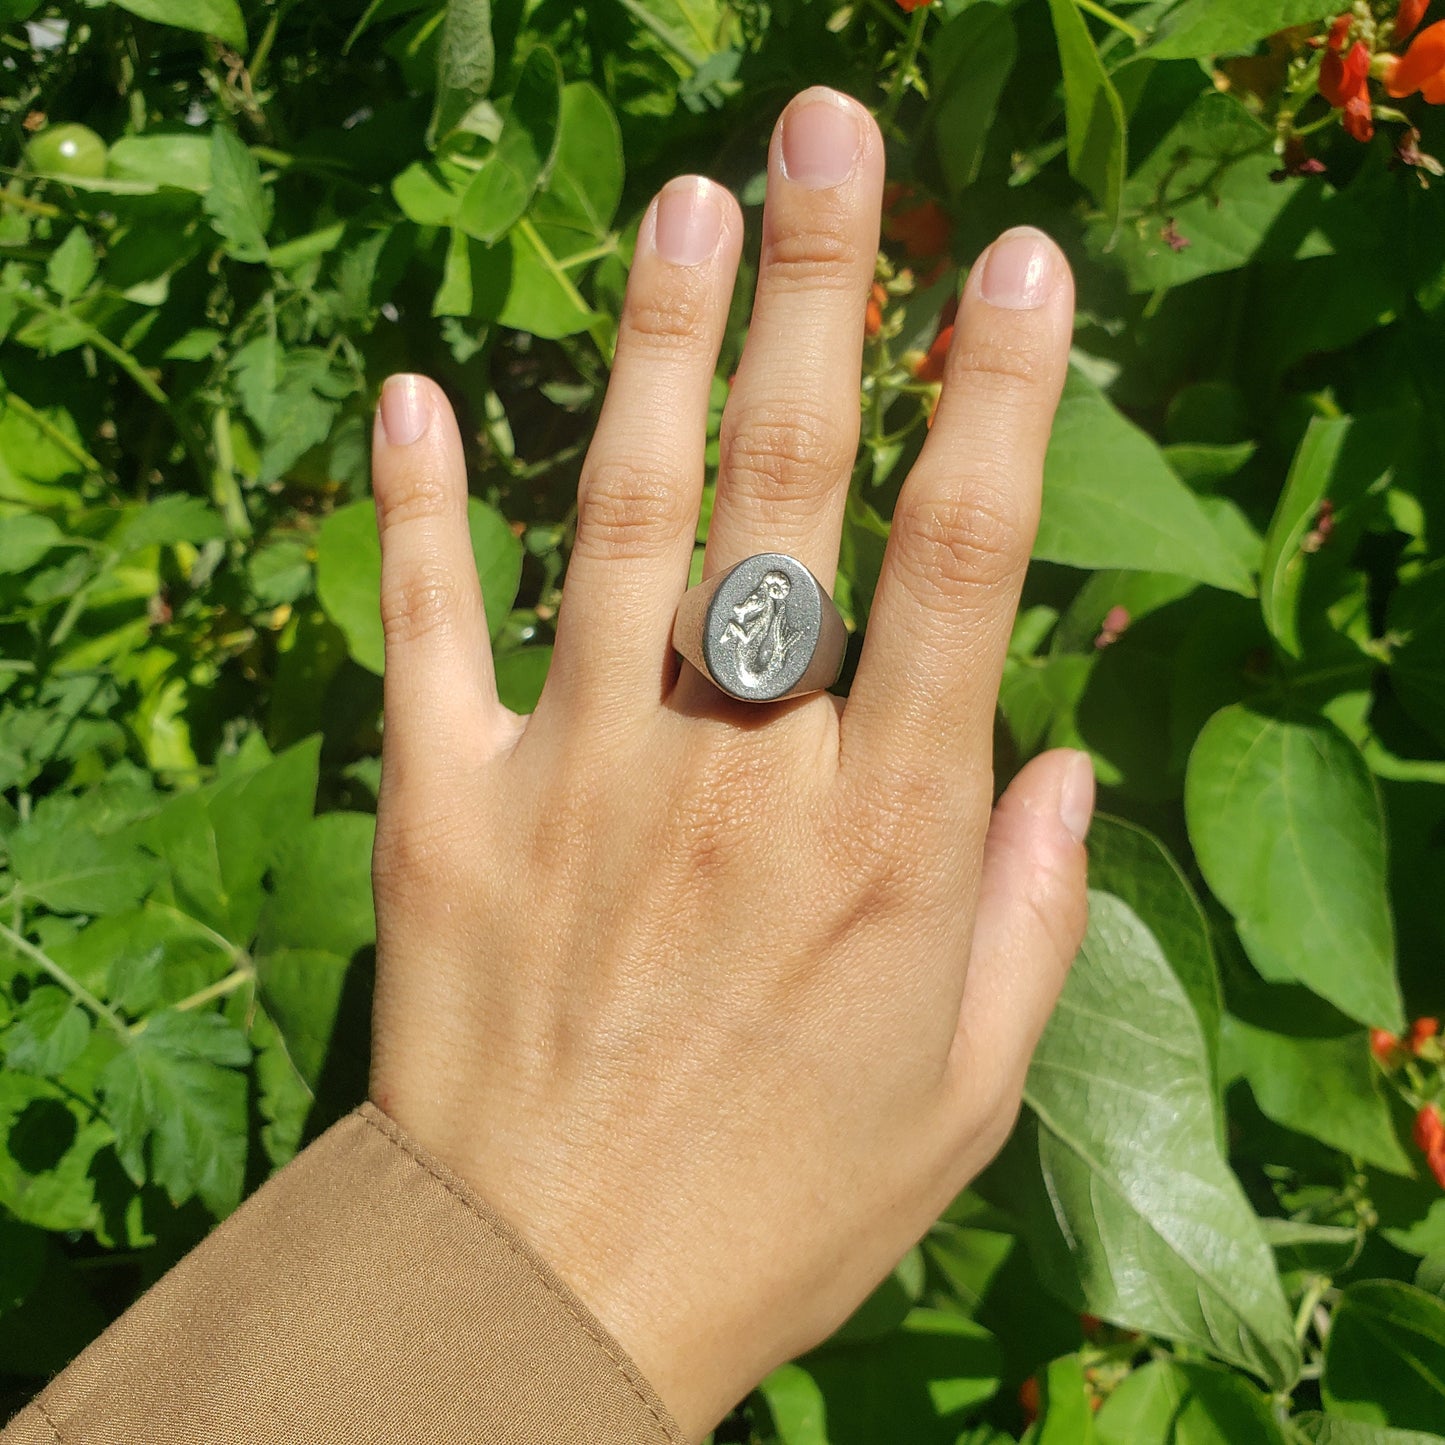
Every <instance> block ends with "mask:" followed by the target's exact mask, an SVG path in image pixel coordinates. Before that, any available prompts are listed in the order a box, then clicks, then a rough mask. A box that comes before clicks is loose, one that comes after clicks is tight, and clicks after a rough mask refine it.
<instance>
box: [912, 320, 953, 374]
mask: <svg viewBox="0 0 1445 1445" xmlns="http://www.w3.org/2000/svg"><path fill="white" fill-rule="evenodd" d="M952 344H953V327H952V326H945V327H942V328H941V329H940V330H939V333H938V335H937V336H935V337H934V338H933V345H932V346H930V347H929V348H928V355H927V356H925V357H924V358H923V360H922V361H920V362H919V363H918V365H917V366H915V367H914V368H913V375H914V376H915V377H917V378H918V380H919V381H942V380H943V372H944V368H945V367H946V366H947V365H948V348H949V347H950V346H951V345H952Z"/></svg>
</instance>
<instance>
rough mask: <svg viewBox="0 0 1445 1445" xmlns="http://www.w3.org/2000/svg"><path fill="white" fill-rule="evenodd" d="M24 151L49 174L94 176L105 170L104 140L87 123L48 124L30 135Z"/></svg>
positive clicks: (101, 173)
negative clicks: (35, 133)
mask: <svg viewBox="0 0 1445 1445" xmlns="http://www.w3.org/2000/svg"><path fill="white" fill-rule="evenodd" d="M25 155H26V157H27V159H28V160H29V161H30V164H31V165H32V166H34V168H35V169H36V170H37V171H40V172H41V173H42V174H43V175H47V176H67V177H73V178H74V179H76V180H95V179H97V178H98V177H100V176H103V175H104V174H105V161H106V155H107V151H106V145H105V142H104V141H103V140H101V138H100V137H99V136H98V135H96V133H95V132H94V131H93V130H91V128H90V127H89V126H88V125H75V124H66V125H48V126H46V127H45V129H44V130H43V131H41V132H40V133H39V135H35V136H32V137H31V138H30V144H29V145H27V146H26V147H25Z"/></svg>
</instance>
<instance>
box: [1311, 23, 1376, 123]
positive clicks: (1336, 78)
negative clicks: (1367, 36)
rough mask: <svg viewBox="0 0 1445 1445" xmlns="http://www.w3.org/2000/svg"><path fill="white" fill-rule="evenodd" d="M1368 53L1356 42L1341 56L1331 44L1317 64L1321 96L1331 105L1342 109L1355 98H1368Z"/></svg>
mask: <svg viewBox="0 0 1445 1445" xmlns="http://www.w3.org/2000/svg"><path fill="white" fill-rule="evenodd" d="M1369 78H1370V52H1369V50H1368V49H1367V48H1366V46H1365V43H1364V41H1362V40H1357V41H1355V43H1354V44H1353V45H1352V46H1351V47H1350V53H1349V54H1348V55H1341V54H1340V52H1339V51H1337V50H1336V49H1335V48H1334V42H1333V39H1332V40H1331V42H1330V51H1329V54H1328V55H1326V56H1325V58H1324V59H1323V60H1322V61H1321V62H1320V94H1321V95H1322V96H1324V98H1325V99H1326V100H1327V101H1329V103H1330V104H1331V105H1333V106H1337V107H1339V108H1341V109H1342V108H1343V107H1345V106H1346V105H1348V104H1349V103H1350V101H1351V100H1352V99H1353V98H1354V97H1355V96H1368V94H1369V86H1368V81H1369Z"/></svg>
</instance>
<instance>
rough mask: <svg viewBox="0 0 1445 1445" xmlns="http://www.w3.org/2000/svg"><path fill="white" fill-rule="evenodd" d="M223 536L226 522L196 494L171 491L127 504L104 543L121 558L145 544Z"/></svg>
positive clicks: (171, 543)
mask: <svg viewBox="0 0 1445 1445" xmlns="http://www.w3.org/2000/svg"><path fill="white" fill-rule="evenodd" d="M225 535H226V524H225V523H224V522H223V521H222V520H221V518H220V517H219V516H218V515H217V513H216V512H215V511H214V510H213V509H212V508H211V507H210V506H209V505H208V504H207V503H205V502H203V501H202V500H201V499H200V498H199V497H188V496H186V495H185V493H184V492H170V493H168V494H167V495H165V496H163V497H157V498H156V499H155V501H153V502H147V503H146V504H145V505H144V506H139V507H127V508H126V509H125V510H124V511H123V512H122V513H121V515H120V518H119V519H118V520H117V521H116V523H115V525H114V526H113V527H112V528H111V529H110V531H109V533H108V534H107V535H106V539H105V540H106V545H107V546H108V547H110V548H111V549H112V550H113V551H114V552H115V553H116V554H117V555H118V556H121V557H124V556H127V555H129V554H130V553H132V552H139V551H142V550H143V549H144V548H146V547H157V546H173V545H174V544H175V543H177V542H192V543H197V544H199V543H201V542H211V541H215V540H216V539H218V538H221V537H224V536H225Z"/></svg>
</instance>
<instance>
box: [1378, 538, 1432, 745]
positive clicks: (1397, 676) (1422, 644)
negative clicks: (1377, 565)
mask: <svg viewBox="0 0 1445 1445" xmlns="http://www.w3.org/2000/svg"><path fill="white" fill-rule="evenodd" d="M1389 632H1390V635H1391V636H1392V637H1395V638H1398V639H1399V640H1398V643H1397V645H1396V647H1395V650H1394V652H1393V653H1392V654H1391V658H1390V682H1391V685H1392V686H1393V687H1394V690H1395V694H1396V696H1397V697H1398V698H1399V699H1400V702H1401V703H1402V705H1403V706H1404V708H1405V710H1406V712H1408V713H1409V714H1410V716H1411V717H1412V718H1414V719H1415V721H1416V722H1417V723H1419V724H1420V726H1421V727H1423V728H1425V729H1426V730H1427V731H1428V732H1430V733H1432V734H1434V736H1435V737H1436V739H1438V740H1440V741H1442V742H1445V565H1442V564H1441V563H1436V564H1434V565H1432V566H1430V567H1428V568H1426V569H1425V570H1424V571H1422V572H1421V573H1420V574H1419V576H1417V577H1413V578H1410V579H1409V580H1408V581H1406V582H1404V583H1402V584H1401V585H1400V586H1399V587H1398V588H1396V589H1395V593H1394V595H1393V596H1392V597H1391V598H1390V612H1389Z"/></svg>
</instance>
